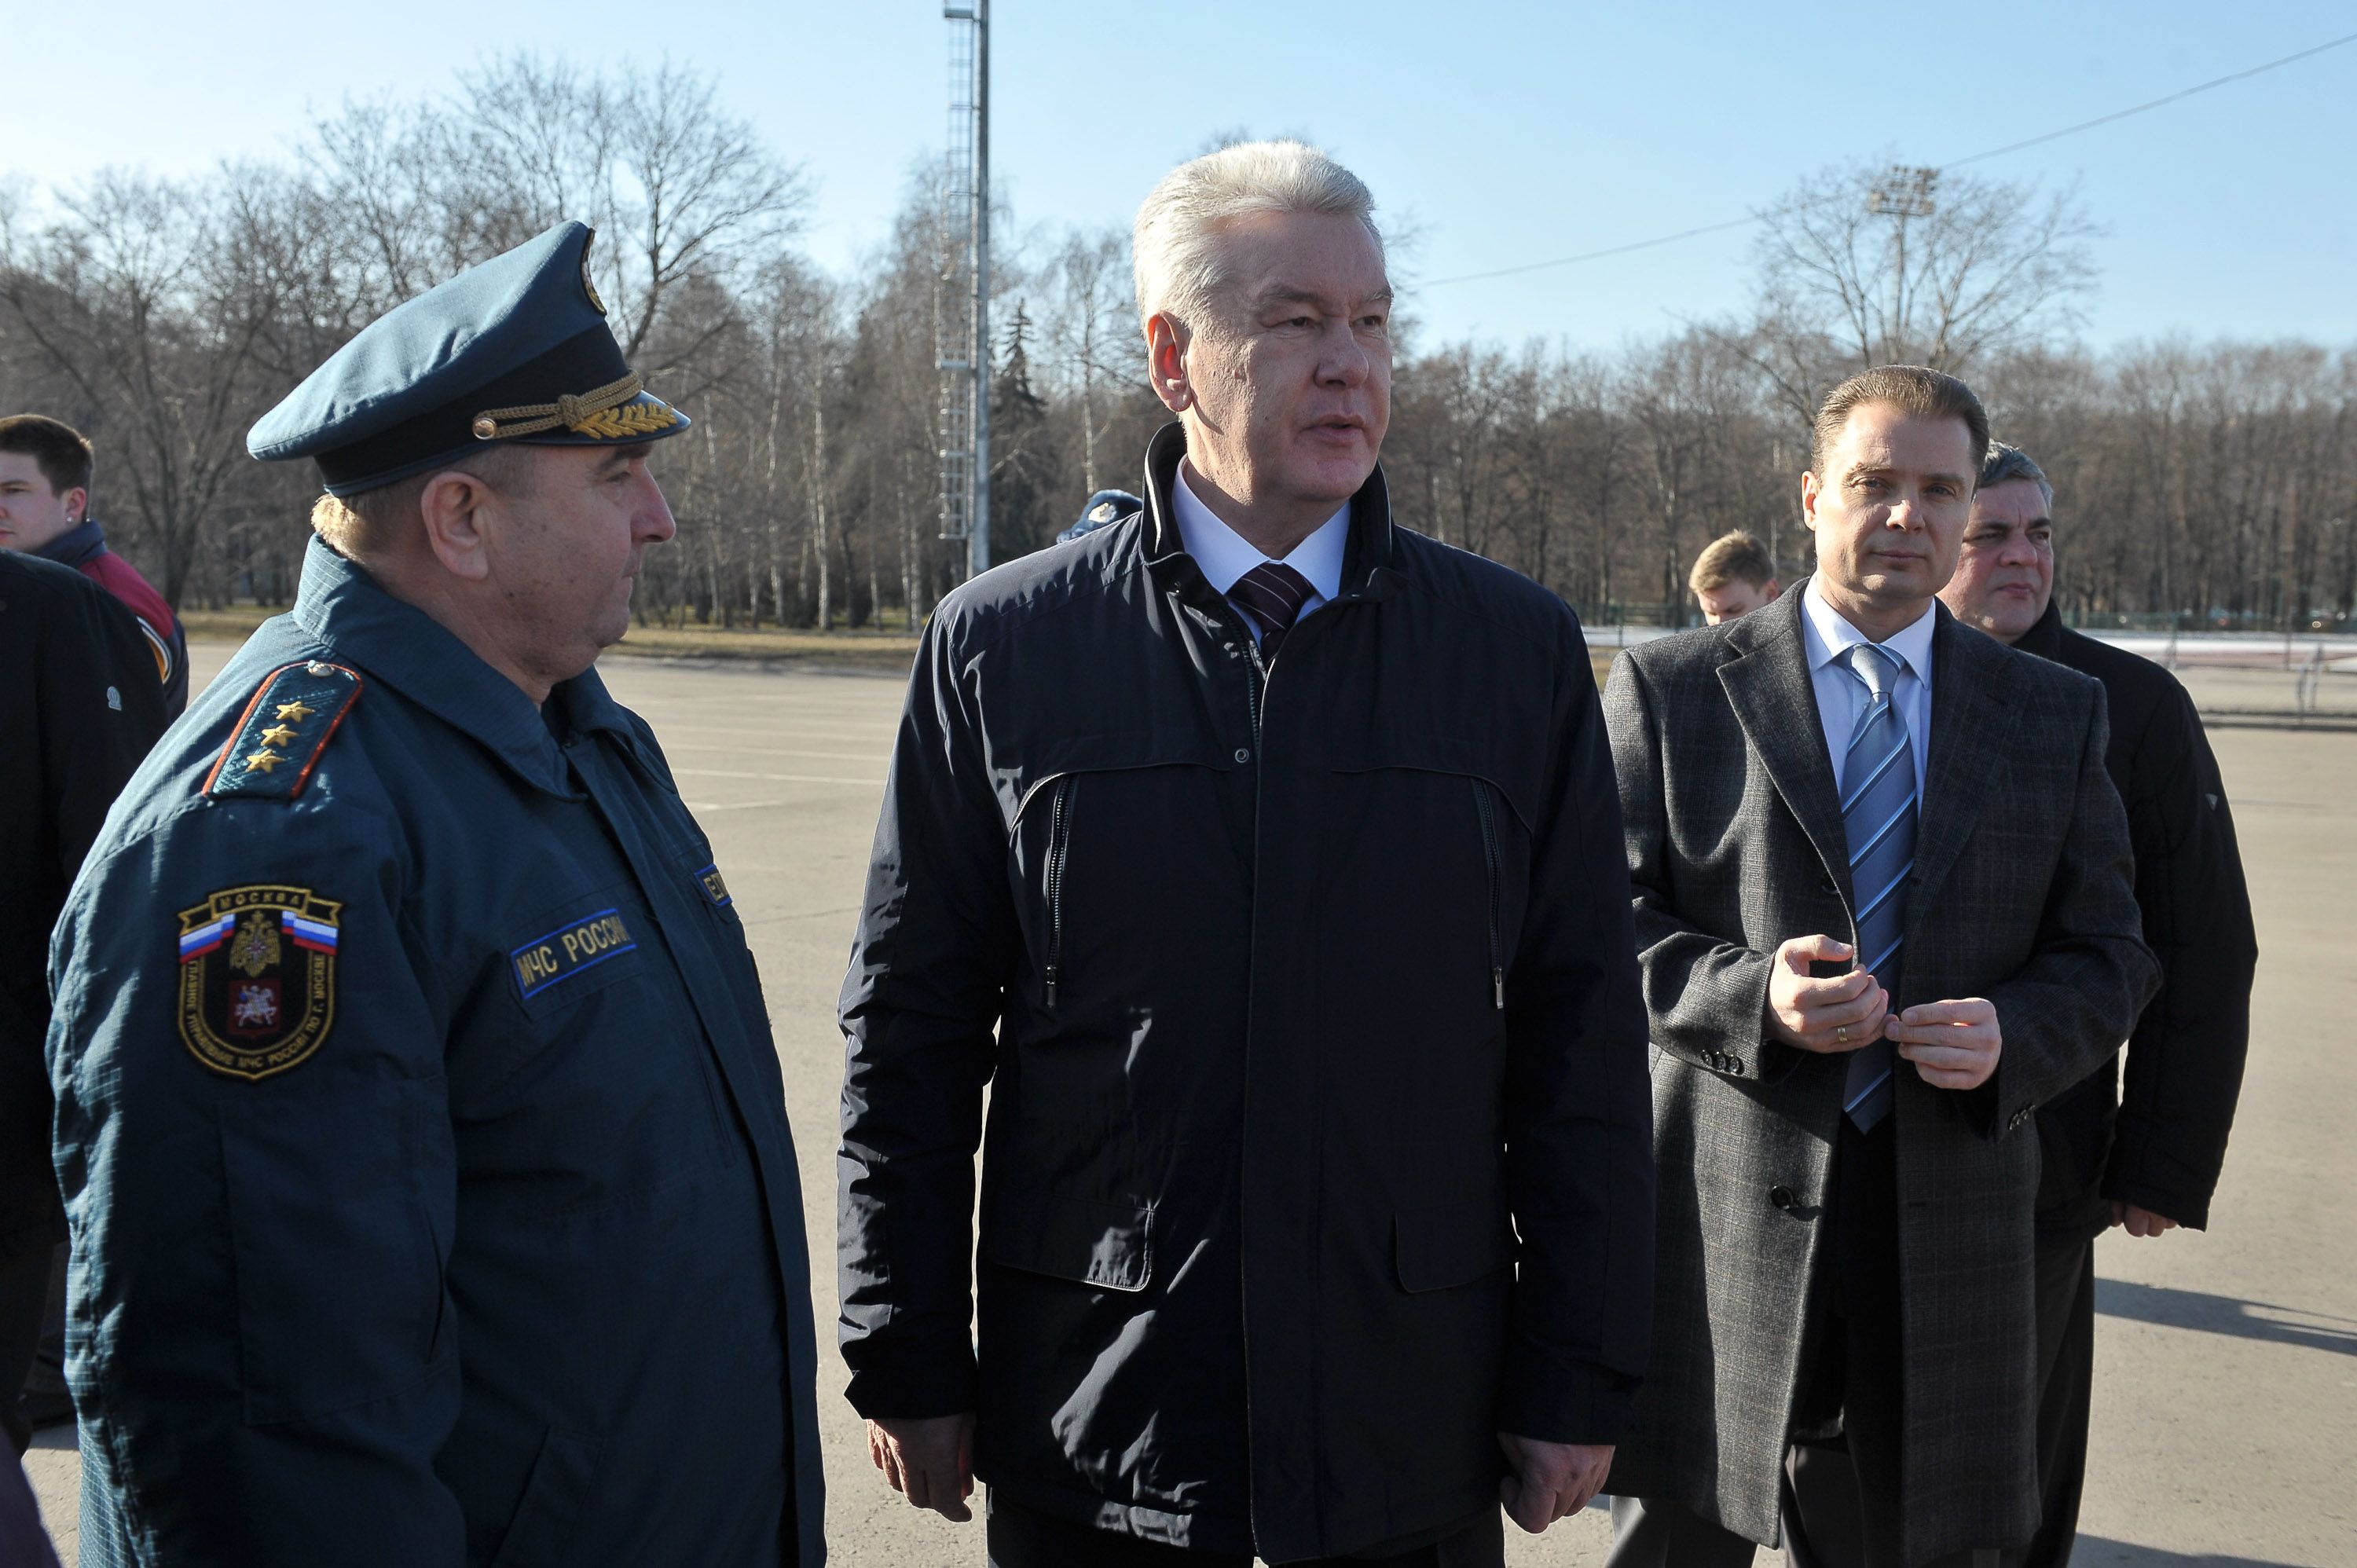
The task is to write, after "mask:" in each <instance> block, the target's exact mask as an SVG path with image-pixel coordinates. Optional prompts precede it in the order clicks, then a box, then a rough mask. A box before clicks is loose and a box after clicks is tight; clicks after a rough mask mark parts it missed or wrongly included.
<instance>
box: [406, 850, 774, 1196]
mask: <svg viewBox="0 0 2357 1568" xmlns="http://www.w3.org/2000/svg"><path fill="white" fill-rule="evenodd" d="M511 930H512V931H513V932H514V933H515V934H514V935H513V936H511V937H509V938H508V939H506V940H504V941H503V942H502V943H501V950H500V955H499V958H498V961H497V963H498V974H497V979H496V980H495V981H494V982H493V983H496V984H498V985H500V987H501V988H502V989H504V990H505V992H506V993H507V995H508V999H509V1001H510V1003H511V1007H510V1008H509V1009H505V1010H501V1009H485V1010H481V1011H480V1012H479V1013H478V1014H477V1015H475V1021H474V1022H472V1023H470V1024H469V1025H468V1026H467V1027H466V1028H465V1030H464V1032H463V1033H461V1034H460V1035H458V1036H454V1038H453V1040H452V1043H451V1048H450V1052H449V1062H450V1072H451V1077H452V1081H453V1085H454V1098H455V1099H456V1100H457V1102H458V1104H459V1108H460V1109H461V1111H462V1112H464V1113H465V1117H466V1119H467V1120H468V1122H480V1123H482V1124H483V1125H484V1126H485V1127H486V1128H487V1129H488V1130H490V1132H491V1133H492V1135H491V1136H489V1137H488V1138H487V1139H486V1140H484V1141H481V1142H479V1143H478V1144H476V1145H475V1146H474V1148H473V1149H472V1152H471V1157H473V1158H475V1159H476V1160H478V1161H479V1162H481V1163H482V1164H483V1165H485V1167H486V1168H487V1169H491V1170H497V1171H500V1172H502V1173H505V1174H507V1175H510V1176H514V1177H515V1178H517V1179H518V1180H520V1181H522V1182H524V1183H525V1184H526V1186H528V1187H530V1188H531V1189H532V1191H531V1195H530V1196H529V1197H527V1198H526V1202H527V1203H528V1205H529V1206H531V1207H533V1208H540V1209H544V1210H555V1209H562V1210H566V1211H571V1210H575V1209H579V1208H597V1207H600V1206H602V1205H604V1204H607V1203H610V1202H614V1201H619V1199H621V1198H622V1197H626V1196H628V1195H630V1194H631V1193H634V1192H641V1191H646V1190H650V1189H651V1188H653V1187H660V1186H662V1185H664V1184H665V1183H667V1182H669V1181H671V1180H674V1179H678V1178H680V1177H681V1176H683V1175H684V1174H685V1173H686V1172H688V1171H691V1170H696V1169H702V1168H704V1167H706V1166H708V1165H710V1164H712V1163H713V1161H714V1159H716V1158H725V1157H726V1148H727V1147H728V1138H727V1135H726V1127H727V1122H726V1116H725V1114H724V1112H723V1110H722V1106H721V1102H720V1091H719V1085H718V1082H717V1075H716V1068H715V1066H714V1064H713V1061H712V1052H711V1048H710V1046H709V1045H708V1043H707V1042H706V1039H705V1032H704V1028H703V1026H702V1023H701V1020H700V1017H699V1015H698V1013H697V1010H696V1008H695V1006H694V1003H693V1002H692V1000H691V998H690V997H689V995H688V993H687V989H686V986H685V984H684V983H683V981H682V979H681V977H680V975H679V973H678V971H677V968H676V966H675V965H674V964H673V960H672V950H671V946H670V941H669V940H668V933H666V932H665V931H664V930H663V929H662V928H660V927H659V926H658V925H657V924H656V922H655V918H654V915H653V912H652V910H651V908H649V906H648V905H647V903H646V902H645V901H644V900H643V899H642V898H641V897H640V895H639V891H638V887H637V885H636V884H635V883H634V882H630V881H623V882H618V883H612V884H608V885H606V886H599V887H595V888H591V889H587V890H585V891H582V892H579V893H576V894H574V895H572V896H571V897H567V898H565V899H563V900H561V901H558V902H556V903H554V904H551V905H547V906H544V907H542V908H540V909H539V911H538V912H537V913H536V914H535V915H533V917H531V918H526V919H524V920H521V921H518V922H516V923H515V924H514V925H513V926H512V927H511Z"/></svg>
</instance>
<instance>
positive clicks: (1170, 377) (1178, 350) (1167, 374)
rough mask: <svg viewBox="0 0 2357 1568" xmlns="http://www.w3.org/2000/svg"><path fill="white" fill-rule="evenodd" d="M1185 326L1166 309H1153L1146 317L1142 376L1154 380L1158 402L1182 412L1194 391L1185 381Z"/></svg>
mask: <svg viewBox="0 0 2357 1568" xmlns="http://www.w3.org/2000/svg"><path fill="white" fill-rule="evenodd" d="M1188 341H1189V335H1188V332H1187V328H1184V327H1182V326H1180V325H1179V322H1178V321H1177V320H1175V319H1174V318H1173V317H1171V316H1170V315H1169V314H1168V312H1165V311H1159V310H1157V311H1156V312H1155V313H1154V314H1153V315H1151V316H1149V317H1146V380H1148V381H1152V382H1153V383H1154V395H1155V396H1157V397H1158V398H1160V399H1161V400H1162V406H1163V407H1165V408H1167V409H1168V410H1169V411H1170V412H1171V413H1185V412H1186V411H1187V409H1188V408H1189V407H1190V406H1192V404H1193V403H1194V402H1195V393H1194V391H1193V390H1192V389H1191V388H1190V387H1189V385H1188V384H1187V345H1188Z"/></svg>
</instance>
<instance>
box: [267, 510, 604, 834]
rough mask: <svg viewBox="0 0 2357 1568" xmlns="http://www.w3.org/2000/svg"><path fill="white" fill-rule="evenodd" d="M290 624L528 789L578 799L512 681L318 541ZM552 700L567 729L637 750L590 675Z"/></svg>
mask: <svg viewBox="0 0 2357 1568" xmlns="http://www.w3.org/2000/svg"><path fill="white" fill-rule="evenodd" d="M294 618H295V620H296V623H297V624H298V625H300V626H301V627H302V628H304V629H305V630H307V631H308V632H310V633H311V634H312V635H313V636H314V637H317V639H319V640H320V641H321V642H323V643H325V644H327V645H328V648H329V649H330V650H333V651H334V652H335V653H336V654H337V655H338V656H339V657H340V658H343V659H345V660H349V661H350V663H351V664H352V665H353V666H354V667H355V668H357V669H358V670H360V671H361V673H362V674H363V675H365V676H367V677H369V678H370V679H371V680H374V681H381V682H383V683H384V684H386V685H388V686H390V687H392V688H393V690H395V691H397V692H399V693H401V694H402V695H403V696H404V697H405V698H407V699H408V700H409V701H410V702H413V703H416V704H417V705H418V706H419V707H421V708H424V709H425V710H426V711H427V712H428V713H430V714H434V715H435V716H436V717H437V718H439V719H441V720H443V721H444V722H445V723H447V724H448V725H452V726H453V727H455V728H457V729H460V730H463V731H465V732H466V733H467V734H468V735H470V736H474V737H475V739H476V740H478V741H479V742H480V743H481V744H482V746H484V747H485V749H487V750H489V751H490V753H491V754H492V755H493V756H495V757H498V758H499V759H500V761H501V762H503V763H505V764H506V765H507V766H508V768H510V769H511V770H512V771H513V772H514V773H515V774H516V775H517V777H519V778H521V779H523V780H524V781H525V782H526V783H528V784H532V785H534V786H536V787H537V788H539V789H545V790H547V791H548V792H550V793H551V794H555V795H563V796H565V797H567V798H573V797H576V796H578V795H579V793H580V791H579V790H578V789H576V788H575V787H574V786H573V784H572V781H571V780H570V779H569V778H568V777H567V770H566V767H565V758H564V755H563V752H562V750H561V748H560V747H559V746H558V745H557V742H556V737H555V736H554V734H553V733H551V731H550V728H549V725H548V724H547V722H546V721H545V720H544V718H543V717H542V716H541V712H540V710H539V709H538V708H537V707H535V706H534V705H533V701H532V699H531V698H530V697H528V696H526V695H524V693H523V692H522V690H521V689H520V688H518V687H517V685H516V683H515V682H512V681H511V680H509V679H508V678H507V677H506V676H504V675H502V674H500V672H499V671H496V670H494V669H492V668H491V667H490V665H489V664H487V663H485V662H484V661H483V660H482V659H481V657H480V656H479V655H478V654H477V653H476V652H475V651H474V650H472V649H470V648H468V646H467V645H466V644H465V643H463V642H461V641H459V640H458V639H457V636H456V635H454V634H453V633H452V632H451V631H450V630H449V628H447V627H445V626H443V625H442V623H441V622H439V621H437V620H436V619H435V618H433V617H432V616H429V615H427V614H426V613H425V611H424V610H421V609H419V608H418V607H416V606H414V605H411V604H407V603H404V601H402V600H400V599H397V598H395V597H393V596H392V595H391V594H389V593H387V592H386V591H385V590H384V589H383V588H382V587H380V586H379V585H377V582H376V580H375V579H374V578H372V577H371V576H370V575H368V573H367V571H366V570H365V569H363V568H362V567H361V566H360V565H359V564H356V563H354V562H351V561H348V560H346V559H345V558H344V557H342V556H341V555H339V554H337V553H335V552H334V551H333V550H330V549H328V546H327V545H326V544H325V543H324V542H321V541H319V540H317V539H314V540H313V541H312V542H311V544H310V547H309V549H308V550H307V552H306V553H305V554H304V557H303V580H302V584H301V586H300V587H298V588H297V589H296V595H295V611H294ZM549 702H550V703H552V704H553V705H554V707H555V710H556V714H557V716H558V717H559V718H561V719H562V720H563V721H564V725H563V727H565V728H569V729H573V730H599V729H603V730H612V731H616V732H618V733H619V735H620V736H622V738H623V741H624V744H625V745H626V746H630V749H631V750H632V751H633V752H635V751H636V750H637V746H636V741H637V736H636V734H635V733H634V732H633V731H632V729H631V727H630V723H629V720H628V718H627V716H626V714H624V711H623V709H622V707H621V705H620V704H619V703H616V702H615V701H614V700H613V698H612V697H610V696H608V694H607V692H606V685H605V682H602V681H600V680H599V679H598V678H597V671H595V670H594V669H593V670H587V671H583V672H582V673H580V674H578V675H576V676H575V677H573V678H572V679H571V680H569V681H561V682H558V683H557V684H556V686H555V687H554V690H552V691H551V692H550V693H549Z"/></svg>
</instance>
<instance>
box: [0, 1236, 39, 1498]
mask: <svg viewBox="0 0 2357 1568" xmlns="http://www.w3.org/2000/svg"><path fill="white" fill-rule="evenodd" d="M48 1302H49V1249H48V1248H47V1247H38V1248H35V1249H34V1250H33V1251H28V1252H17V1253H14V1254H12V1255H10V1256H8V1257H5V1258H0V1433H5V1434H6V1436H7V1439H8V1446H9V1448H10V1449H11V1450H12V1451H13V1452H14V1453H15V1454H16V1456H17V1457H18V1458H20V1459H21V1458H22V1457H24V1454H25V1447H26V1444H29V1443H31V1442H32V1440H33V1433H32V1428H31V1427H30V1426H28V1425H27V1423H26V1421H25V1417H24V1412H22V1411H20V1410H19V1409H18V1408H17V1406H16V1395H17V1393H18V1391H21V1390H22V1389H23V1388H24V1386H25V1373H26V1370H27V1369H28V1368H30V1367H31V1366H32V1364H33V1351H34V1349H35V1348H37V1347H38V1346H39V1344H40V1342H41V1313H42V1310H43V1309H44V1308H45V1307H47V1306H48Z"/></svg>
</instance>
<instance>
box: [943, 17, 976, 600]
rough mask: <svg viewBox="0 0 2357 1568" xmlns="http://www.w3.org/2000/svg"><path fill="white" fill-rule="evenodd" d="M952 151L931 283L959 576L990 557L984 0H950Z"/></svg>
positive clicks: (946, 501)
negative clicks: (937, 270)
mask: <svg viewBox="0 0 2357 1568" xmlns="http://www.w3.org/2000/svg"><path fill="white" fill-rule="evenodd" d="M942 16H943V17H944V18H946V19H947V20H948V22H949V24H950V83H949V85H950V118H949V158H948V162H947V165H946V167H945V170H944V174H943V178H942V275H941V278H940V280H939V282H938V284H937V285H936V287H935V289H934V298H933V317H934V346H935V360H936V363H937V364H938V365H939V366H940V369H941V376H942V419H941V456H942V538H943V539H962V540H963V541H965V544H966V575H968V576H973V575H975V574H977V573H980V572H983V571H985V570H987V569H988V568H989V565H990V0H973V4H971V5H948V4H945V5H942Z"/></svg>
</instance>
